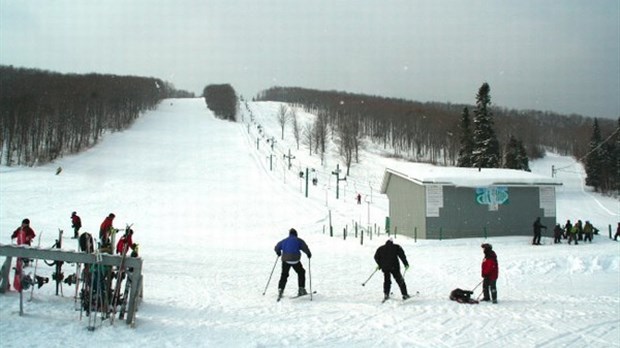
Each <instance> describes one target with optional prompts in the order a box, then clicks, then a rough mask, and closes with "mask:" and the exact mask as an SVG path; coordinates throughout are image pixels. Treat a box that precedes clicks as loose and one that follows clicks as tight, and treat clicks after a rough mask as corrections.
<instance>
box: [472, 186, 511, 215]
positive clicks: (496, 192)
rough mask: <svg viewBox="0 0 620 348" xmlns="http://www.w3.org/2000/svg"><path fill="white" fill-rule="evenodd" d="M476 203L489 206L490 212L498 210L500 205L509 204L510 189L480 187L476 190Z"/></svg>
mask: <svg viewBox="0 0 620 348" xmlns="http://www.w3.org/2000/svg"><path fill="white" fill-rule="evenodd" d="M476 202H477V203H478V204H482V205H488V206H489V210H497V209H498V208H499V205H500V204H508V187H506V186H491V187H478V188H476Z"/></svg>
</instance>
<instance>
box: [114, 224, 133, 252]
mask: <svg viewBox="0 0 620 348" xmlns="http://www.w3.org/2000/svg"><path fill="white" fill-rule="evenodd" d="M125 245H126V246H125ZM125 248H127V249H132V250H133V248H134V243H133V230H132V229H131V228H130V229H128V230H127V231H125V234H124V235H123V236H122V237H121V238H120V239H119V240H118V243H116V253H117V254H122V253H123V251H125Z"/></svg>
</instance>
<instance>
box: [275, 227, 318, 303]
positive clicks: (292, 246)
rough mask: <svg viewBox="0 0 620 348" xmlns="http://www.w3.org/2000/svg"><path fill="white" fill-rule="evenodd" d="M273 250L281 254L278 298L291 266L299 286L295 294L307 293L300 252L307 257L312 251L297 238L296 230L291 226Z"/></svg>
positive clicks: (282, 290) (280, 295)
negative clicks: (286, 235) (285, 236)
mask: <svg viewBox="0 0 620 348" xmlns="http://www.w3.org/2000/svg"><path fill="white" fill-rule="evenodd" d="M274 250H275V252H276V254H278V256H282V273H281V274H280V282H279V283H278V299H279V298H281V297H282V293H283V292H284V288H285V287H286V280H287V279H288V274H289V271H290V269H291V267H293V269H294V270H295V272H296V273H297V285H298V286H299V289H298V291H297V295H298V296H303V295H307V294H308V292H307V291H306V270H305V269H304V267H303V265H302V264H301V252H302V251H303V252H304V253H305V254H306V255H307V256H308V259H309V258H311V257H312V253H311V252H310V249H309V248H308V245H307V244H306V242H304V240H303V239H301V238H298V237H297V231H296V230H295V229H294V228H291V229H290V230H289V235H288V237H287V238H285V239H283V240H281V241H279V242H278V244H276V246H275V248H274Z"/></svg>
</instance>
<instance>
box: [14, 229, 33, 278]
mask: <svg viewBox="0 0 620 348" xmlns="http://www.w3.org/2000/svg"><path fill="white" fill-rule="evenodd" d="M35 236H36V234H35V233H34V230H33V229H32V228H31V227H30V220H29V219H24V220H22V224H21V226H19V227H18V228H17V229H16V230H15V231H13V234H11V239H16V242H17V245H30V244H31V243H32V240H33V239H34V237H35ZM22 261H23V264H24V266H28V264H29V263H30V259H28V258H23V259H22ZM20 267H21V265H20Z"/></svg>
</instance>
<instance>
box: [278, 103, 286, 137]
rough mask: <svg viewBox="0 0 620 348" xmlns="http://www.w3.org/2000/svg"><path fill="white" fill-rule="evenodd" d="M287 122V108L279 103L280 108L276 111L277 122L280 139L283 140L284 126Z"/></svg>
mask: <svg viewBox="0 0 620 348" xmlns="http://www.w3.org/2000/svg"><path fill="white" fill-rule="evenodd" d="M287 122H288V108H287V107H286V105H284V104H282V105H280V110H279V111H278V124H279V125H280V128H281V129H282V140H284V128H285V127H286V123H287Z"/></svg>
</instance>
